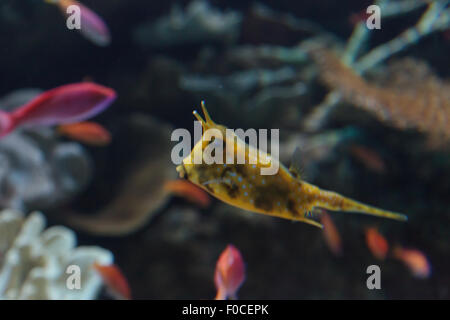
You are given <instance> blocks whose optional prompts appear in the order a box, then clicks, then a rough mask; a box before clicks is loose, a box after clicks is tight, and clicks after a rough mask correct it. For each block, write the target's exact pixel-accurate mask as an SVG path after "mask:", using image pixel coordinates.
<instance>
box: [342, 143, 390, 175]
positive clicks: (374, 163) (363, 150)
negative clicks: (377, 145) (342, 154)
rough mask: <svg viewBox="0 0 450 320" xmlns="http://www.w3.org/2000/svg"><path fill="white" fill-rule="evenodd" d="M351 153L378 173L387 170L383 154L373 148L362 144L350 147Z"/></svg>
mask: <svg viewBox="0 0 450 320" xmlns="http://www.w3.org/2000/svg"><path fill="white" fill-rule="evenodd" d="M350 152H351V154H352V155H353V156H354V157H355V158H357V159H358V160H359V161H361V162H362V163H363V164H364V165H365V166H366V167H367V168H368V169H370V170H373V171H375V172H378V173H383V172H385V171H386V164H385V162H384V160H383V158H381V156H380V155H379V154H378V153H377V152H375V151H374V150H372V149H369V148H367V147H364V146H360V145H353V146H351V147H350Z"/></svg>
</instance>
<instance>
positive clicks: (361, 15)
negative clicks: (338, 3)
mask: <svg viewBox="0 0 450 320" xmlns="http://www.w3.org/2000/svg"><path fill="white" fill-rule="evenodd" d="M368 17H369V14H368V13H367V12H366V10H361V11H359V12H356V13H352V14H351V15H350V16H349V17H348V23H349V24H350V25H351V26H353V27H354V26H356V25H357V24H358V23H362V22H365V21H367V18H368Z"/></svg>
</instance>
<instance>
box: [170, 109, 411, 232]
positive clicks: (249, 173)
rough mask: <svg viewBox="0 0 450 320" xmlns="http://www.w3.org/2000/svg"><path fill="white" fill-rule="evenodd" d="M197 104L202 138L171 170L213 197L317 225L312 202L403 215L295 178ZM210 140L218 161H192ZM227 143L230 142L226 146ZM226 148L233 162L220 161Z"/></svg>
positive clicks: (294, 172) (295, 174) (389, 215)
mask: <svg viewBox="0 0 450 320" xmlns="http://www.w3.org/2000/svg"><path fill="white" fill-rule="evenodd" d="M202 109H203V113H204V116H205V119H203V118H202V117H201V116H200V115H199V114H198V113H197V112H196V111H194V116H195V117H196V118H197V119H198V120H199V121H200V122H201V123H202V127H203V135H202V139H200V140H199V141H198V142H197V143H196V144H195V146H194V148H193V149H192V151H191V153H190V154H189V155H188V156H187V157H185V158H184V159H183V162H182V164H180V165H179V166H178V167H177V171H178V173H179V174H180V177H181V178H186V179H188V180H189V181H191V182H192V183H194V184H196V185H197V186H199V187H201V188H203V189H204V190H206V191H207V192H209V193H210V194H211V195H213V196H214V197H216V198H217V199H219V200H221V201H223V202H226V203H228V204H230V205H232V206H235V207H239V208H242V209H245V210H248V211H252V212H257V213H262V214H266V215H270V216H276V217H280V218H285V219H290V220H296V221H302V222H305V223H309V224H312V225H314V226H317V227H322V225H321V224H320V223H319V222H316V221H315V220H313V219H311V217H310V213H311V212H312V211H313V209H314V208H322V209H328V210H333V211H351V212H359V213H363V214H368V215H373V216H378V217H384V218H391V219H396V220H401V221H405V220H407V217H406V216H405V215H403V214H399V213H394V212H390V211H385V210H382V209H377V208H375V207H372V206H368V205H365V204H363V203H360V202H357V201H354V200H352V199H349V198H346V197H344V196H341V195H340V194H338V193H335V192H332V191H326V190H322V189H320V188H319V187H316V186H314V185H312V184H309V183H307V182H305V181H303V180H301V179H300V175H299V174H298V170H296V169H295V168H291V169H289V170H288V169H287V168H286V167H284V166H283V165H282V164H281V163H279V162H278V160H277V159H274V158H272V157H271V155H270V154H269V153H266V152H263V151H261V150H257V149H256V148H254V147H253V146H251V145H249V144H247V143H245V141H243V140H242V139H240V138H239V137H238V136H237V135H235V134H234V133H232V134H231V135H230V134H228V135H227V133H226V127H225V126H223V125H218V124H216V123H215V122H213V121H212V119H211V117H210V116H209V114H208V112H207V110H206V108H205V105H204V103H203V102H202ZM209 129H217V130H219V131H220V132H221V133H222V136H223V141H217V140H218V139H219V138H217V137H215V138H211V137H205V134H206V133H207V130H209ZM213 142H214V143H215V144H218V143H219V144H221V145H222V146H223V148H224V151H223V158H224V161H223V163H222V164H219V163H213V164H206V163H205V161H202V163H200V164H195V163H194V161H193V160H194V159H195V156H194V155H195V153H198V152H200V153H201V154H202V156H203V155H204V153H203V152H204V151H205V149H206V148H208V146H209V144H210V143H213ZM229 146H234V148H231V151H230V150H228V149H230V148H229ZM227 152H228V156H229V153H230V152H233V155H232V157H234V160H235V161H234V163H233V164H229V163H226V162H227V161H226V157H227ZM254 154H257V155H258V159H257V162H256V164H251V161H250V157H251V155H254ZM239 155H240V156H245V160H246V161H245V164H237V161H236V159H237V157H238V156H239ZM274 162H276V163H274ZM274 164H275V165H278V166H279V170H278V171H277V173H276V174H274V175H262V174H260V172H261V170H260V169H261V168H268V167H273V165H274Z"/></svg>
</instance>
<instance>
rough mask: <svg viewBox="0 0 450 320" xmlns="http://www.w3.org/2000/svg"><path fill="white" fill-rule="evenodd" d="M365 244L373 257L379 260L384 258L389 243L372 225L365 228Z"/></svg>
mask: <svg viewBox="0 0 450 320" xmlns="http://www.w3.org/2000/svg"><path fill="white" fill-rule="evenodd" d="M366 244H367V247H369V249H370V252H372V254H373V255H374V257H375V258H377V259H379V260H384V259H385V258H386V255H387V253H388V250H389V244H388V242H387V241H386V239H385V238H384V237H383V236H382V235H381V234H380V233H379V232H378V230H377V229H376V228H373V227H372V228H367V229H366Z"/></svg>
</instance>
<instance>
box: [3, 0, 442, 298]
mask: <svg viewBox="0 0 450 320" xmlns="http://www.w3.org/2000/svg"><path fill="white" fill-rule="evenodd" d="M82 2H83V4H84V5H85V6H86V7H89V8H90V9H92V10H93V11H94V12H95V13H97V14H98V15H99V16H101V17H102V19H103V20H104V22H105V23H106V24H107V26H108V28H109V30H110V34H111V42H110V43H109V44H108V45H106V46H105V45H98V44H96V43H94V42H92V41H89V39H86V38H85V37H83V35H82V34H81V33H80V32H77V31H76V30H69V29H68V28H66V17H65V16H64V15H62V14H61V12H59V10H58V8H57V6H55V5H52V4H49V3H46V2H44V1H40V0H22V1H17V0H2V1H1V3H0V38H1V39H2V45H1V46H0V57H1V59H0V72H1V74H2V77H1V78H0V97H1V98H0V108H1V109H3V110H13V109H14V108H16V107H19V106H21V105H23V104H24V103H26V102H27V101H29V100H30V99H32V98H34V97H35V96H37V95H38V94H39V93H41V92H43V91H45V90H49V89H51V88H55V87H58V86H61V85H64V84H68V83H77V82H83V81H92V82H95V83H99V84H102V85H104V86H107V87H109V88H113V89H114V90H115V92H116V93H117V99H116V100H115V101H114V102H113V104H112V105H111V106H110V107H109V108H108V109H107V110H106V111H105V112H103V113H101V114H100V115H98V116H96V117H95V118H94V121H95V122H97V123H99V124H101V125H102V126H103V127H104V128H106V129H107V130H108V131H109V132H110V134H111V137H112V140H111V142H110V143H109V144H108V145H107V146H102V147H96V146H90V145H87V144H83V143H81V142H79V141H76V140H73V139H70V138H67V137H64V136H60V135H58V134H57V133H55V132H56V131H55V129H54V128H53V127H34V128H23V129H22V128H21V129H18V130H17V131H14V132H13V133H12V134H11V135H10V136H8V137H7V138H2V140H0V166H2V167H3V168H1V169H0V171H1V172H0V208H1V209H14V210H17V211H21V212H23V213H25V214H28V213H30V212H33V211H41V212H42V213H43V214H44V215H45V219H46V220H47V223H48V225H49V226H54V225H63V226H66V227H68V228H70V229H73V230H74V231H75V232H76V237H77V244H78V245H80V246H98V247H101V248H104V249H106V250H108V251H110V252H111V253H112V255H113V256H114V264H115V265H117V266H118V267H120V269H121V271H122V273H123V275H124V276H125V278H126V279H127V281H128V283H129V286H130V289H131V293H132V297H133V299H212V298H214V296H215V295H216V289H215V285H214V271H215V266H216V261H217V259H218V257H219V255H220V253H221V252H222V251H223V250H224V248H225V247H226V246H227V245H228V244H233V245H234V246H235V247H236V248H238V249H239V251H240V252H241V254H242V257H243V259H244V262H245V266H246V278H245V282H244V283H243V285H242V287H241V288H240V290H239V292H238V297H239V299H449V298H450V291H449V290H450V241H449V237H448V235H449V234H450V212H449V209H448V208H449V205H450V149H449V147H450V144H449V141H450V83H449V79H450V63H449V62H450V58H449V57H450V33H449V31H450V6H449V1H419V0H417V1H411V0H397V1H394V0H392V1H378V2H377V4H379V5H380V6H381V29H379V30H378V29H373V30H368V29H367V28H366V26H365V23H364V22H365V19H366V18H367V16H366V15H365V14H364V12H365V11H366V8H367V7H368V6H369V5H371V4H372V1H362V0H345V1H332V0H321V1H303V0H302V1H287V0H278V1H269V0H267V1H234V0H229V1H223V0H211V1H202V0H191V1H141V0H128V1H123V0H95V1H94V0H84V1H82ZM384 14H386V16H385V15H384ZM405 30H406V31H408V30H409V31H410V32H411V33H410V34H405V33H404V32H405ZM411 35H415V36H417V38H414V39H411ZM393 39H394V40H395V39H404V41H398V42H394V44H395V45H398V46H399V47H398V49H395V48H397V47H395V48H394V46H393V45H392V46H389V44H392V41H393ZM317 48H319V49H317ZM373 52H375V53H376V54H372V55H371V53H373ZM364 58H366V59H364ZM342 61H344V62H345V64H346V65H347V66H349V67H348V68H344V67H342V65H341V62H342ZM352 70H353V71H354V73H352ZM202 100H204V101H205V103H206V106H207V108H208V110H209V112H210V114H211V116H212V118H213V119H214V120H215V121H216V122H217V123H220V124H224V125H226V126H227V127H229V128H243V129H248V128H257V129H258V128H266V129H271V128H278V129H280V161H281V162H283V163H284V164H285V165H286V166H289V163H290V161H291V156H292V154H293V153H294V151H295V150H296V148H297V147H299V148H300V150H301V162H302V170H301V171H302V173H301V175H302V179H304V180H305V181H308V182H310V183H313V184H315V185H317V186H320V187H321V188H324V189H326V190H333V191H336V192H338V193H339V194H342V195H345V196H348V197H351V198H352V199H356V200H358V201H361V202H364V203H367V204H370V205H374V206H376V207H379V208H384V209H389V210H392V211H395V212H401V213H403V214H406V215H407V216H408V221H407V222H399V221H395V220H390V219H382V218H378V217H371V216H365V215H358V214H353V213H344V212H329V216H330V217H331V218H332V219H333V222H334V224H335V226H336V229H337V230H338V233H339V235H340V241H341V243H340V247H341V248H340V251H341V252H340V254H336V252H333V251H332V250H330V249H329V247H328V246H327V241H326V239H324V231H322V230H321V229H319V228H315V227H313V226H311V225H308V224H304V223H301V222H293V221H289V220H285V219H279V218H275V217H270V216H266V215H260V214H257V213H252V212H247V211H244V210H241V209H239V208H236V207H232V206H230V205H227V204H225V203H223V202H221V201H219V200H216V199H214V198H212V197H211V198H210V201H211V203H210V204H208V205H206V206H203V207H202V206H199V205H198V203H197V204H196V202H195V201H192V199H189V196H184V197H180V196H174V195H171V194H170V192H167V190H166V189H165V188H164V185H165V183H166V182H167V181H171V180H174V179H177V176H178V175H177V172H176V170H175V168H176V165H175V164H173V163H172V161H171V158H170V155H171V150H172V147H173V146H174V145H175V143H174V142H172V141H171V139H170V136H171V133H172V131H173V130H174V129H175V128H186V129H188V130H189V131H191V132H192V131H193V120H194V117H193V115H192V111H193V110H194V109H197V110H199V108H200V102H201V101H202ZM191 196H192V195H191ZM190 200H191V201H190ZM194 200H195V199H194ZM367 228H376V229H377V230H378V231H379V232H380V233H381V234H382V235H383V236H384V238H385V239H386V240H387V242H388V243H389V245H390V247H391V248H394V247H395V246H402V247H405V248H413V249H414V250H418V251H419V252H421V253H422V254H423V255H424V256H426V258H427V261H428V263H429V266H430V272H429V275H427V276H426V277H422V278H421V277H417V276H415V275H414V273H412V272H411V271H410V269H409V268H408V266H407V265H405V263H402V261H400V259H396V258H395V256H396V255H395V253H393V252H395V250H391V251H389V253H388V255H387V257H386V258H385V259H377V258H376V257H375V256H374V255H373V254H372V252H371V250H369V248H368V246H367V243H366V233H367ZM0 230H1V227H0ZM1 241H2V237H1V236H0V242H1ZM3 247H5V248H6V247H7V246H6V245H5V246H2V245H0V252H1V249H2V248H3ZM105 259H106V258H105ZM106 260H108V259H106ZM106 260H105V261H106ZM0 263H3V261H2V260H1V259H0ZM373 264H375V265H378V266H380V269H381V289H380V290H369V289H368V288H367V286H366V281H367V278H368V274H367V273H366V269H367V267H368V266H370V265H373ZM1 272H2V271H1V270H0V273H1ZM0 277H1V276H0ZM0 289H1V286H0ZM1 291H2V290H0V293H1ZM0 297H1V294H0ZM96 297H97V298H100V299H110V298H111V295H110V294H109V293H108V292H107V290H103V291H101V292H100V293H99V294H98V295H97V296H96ZM90 298H92V297H90Z"/></svg>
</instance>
